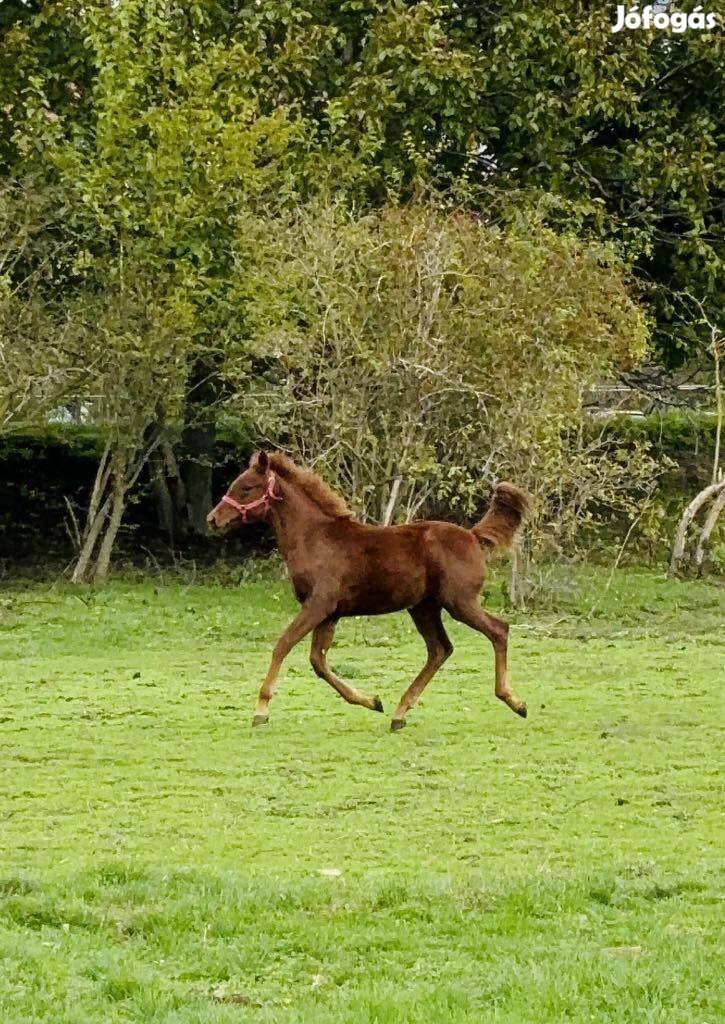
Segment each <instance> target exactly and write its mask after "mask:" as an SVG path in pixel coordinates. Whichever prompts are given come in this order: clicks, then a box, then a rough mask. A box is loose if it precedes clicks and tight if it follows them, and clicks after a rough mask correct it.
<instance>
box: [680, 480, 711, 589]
mask: <svg viewBox="0 0 725 1024" xmlns="http://www.w3.org/2000/svg"><path fill="white" fill-rule="evenodd" d="M724 487H725V480H722V481H721V482H720V483H718V484H710V485H709V487H704V488H703V489H702V490H701V491H700V493H699V494H697V495H695V497H694V498H693V499H692V501H691V502H690V504H689V505H688V506H687V508H686V509H685V511H684V512H683V513H682V518H681V519H680V522H679V525H678V527H677V531H676V533H675V540H674V543H673V545H672V557H671V558H670V568H669V571H668V576H674V575H676V573H677V570H678V568H679V565H680V562H681V561H682V559H683V557H684V555H685V544H686V542H687V531H688V529H689V526H690V523H691V522H692V520H693V519H694V518H695V516H696V515H697V513H698V512H699V511H700V509H701V508H702V506H703V505H704V504H705V502H706V501H708V500H709V499H710V498H712V497H714V496H715V495H716V494H719V493H720V491H721V489H722V488H724Z"/></svg>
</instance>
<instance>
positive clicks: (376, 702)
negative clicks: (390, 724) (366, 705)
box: [373, 697, 385, 711]
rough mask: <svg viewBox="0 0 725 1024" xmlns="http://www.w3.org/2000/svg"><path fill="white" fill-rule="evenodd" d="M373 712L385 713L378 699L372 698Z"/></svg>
mask: <svg viewBox="0 0 725 1024" xmlns="http://www.w3.org/2000/svg"><path fill="white" fill-rule="evenodd" d="M373 711H385V708H384V707H383V702H382V701H381V699H380V697H373Z"/></svg>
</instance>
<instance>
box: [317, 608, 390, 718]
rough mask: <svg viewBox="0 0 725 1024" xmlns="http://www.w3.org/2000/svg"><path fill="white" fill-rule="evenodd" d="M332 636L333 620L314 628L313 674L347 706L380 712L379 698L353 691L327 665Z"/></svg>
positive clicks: (327, 620)
mask: <svg viewBox="0 0 725 1024" xmlns="http://www.w3.org/2000/svg"><path fill="white" fill-rule="evenodd" d="M334 635H335V622H334V620H333V619H326V620H325V621H324V622H321V623H320V625H319V626H315V631H314V633H313V634H312V648H311V650H310V663H311V665H312V668H313V669H314V670H315V674H316V675H318V676H319V677H320V679H324V680H325V682H327V683H329V684H330V686H331V687H332V688H333V689H334V690H337V692H338V693H339V694H340V696H341V697H342V698H343V700H346V701H347V702H348V704H359V705H360V707H363V708H369V709H370V710H371V711H382V710H383V702H382V701H381V700H380V697H368V696H367V695H366V694H364V693H361V692H360V690H357V689H355V687H354V686H349V685H348V684H347V683H344V682H343V681H342V679H338V677H337V676H336V675H335V673H334V672H333V671H332V669H331V668H330V666H329V665H328V664H327V657H326V655H327V652H328V650H329V648H330V645H331V644H332V638H333V637H334Z"/></svg>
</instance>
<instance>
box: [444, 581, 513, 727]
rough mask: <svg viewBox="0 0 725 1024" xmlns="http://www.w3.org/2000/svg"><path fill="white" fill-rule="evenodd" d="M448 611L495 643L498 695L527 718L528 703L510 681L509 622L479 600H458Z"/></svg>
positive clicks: (496, 690)
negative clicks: (510, 684)
mask: <svg viewBox="0 0 725 1024" xmlns="http://www.w3.org/2000/svg"><path fill="white" fill-rule="evenodd" d="M447 611H449V612H450V614H451V615H452V616H453V618H454V619H457V620H458V621H459V622H463V623H465V624H466V625H467V626H470V627H471V629H475V630H477V631H478V632H479V633H483V635H484V636H486V637H488V639H489V640H490V641H491V644H492V645H493V652H494V660H495V666H496V668H495V684H494V689H495V693H496V696H497V697H498V699H499V700H502V701H503V702H504V704H508V706H509V707H510V708H511V710H512V711H515V712H516V714H517V715H520V716H521V717H522V718H526V704H525V703H524V701H522V700H521V699H520V698H519V697H517V696H516V694H515V693H514V692H513V690H512V689H511V687H510V686H509V681H508V666H507V653H508V634H509V627H508V623H507V622H504V620H503V619H498V618H496V616H495V615H490V614H489V613H488V612H485V611H484V610H483V608H481V607H480V605H479V604H478V601H476V600H475V599H474V600H471V601H468V602H456V603H455V604H451V605H450V606H447Z"/></svg>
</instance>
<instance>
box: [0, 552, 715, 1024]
mask: <svg viewBox="0 0 725 1024" xmlns="http://www.w3.org/2000/svg"><path fill="white" fill-rule="evenodd" d="M607 579H608V575H607V574H606V573H603V572H601V573H600V572H591V573H588V574H583V573H581V572H580V573H577V574H576V576H575V577H573V579H572V580H570V581H566V580H562V579H561V578H559V579H557V580H556V589H557V594H558V597H557V602H556V607H554V606H553V603H552V607H551V608H550V609H549V610H546V611H539V612H538V613H532V614H530V615H526V616H519V618H518V621H517V622H516V624H515V625H514V627H513V629H512V634H511V635H512V643H511V668H512V680H513V682H514V685H515V687H516V689H517V690H518V691H519V693H520V695H521V696H522V697H524V699H526V700H527V701H528V704H529V718H528V720H527V721H525V722H523V721H521V720H520V719H519V718H517V717H516V716H515V715H513V714H512V713H511V712H510V711H509V710H508V709H507V708H505V707H503V705H500V704H499V703H498V702H497V701H496V700H495V699H494V697H493V692H492V691H493V685H492V676H493V668H492V656H491V652H490V649H489V648H488V645H487V643H486V641H485V640H484V639H483V638H482V637H479V636H478V635H477V634H474V633H472V632H470V631H468V630H465V629H462V628H460V627H458V626H456V625H455V624H451V628H450V633H451V637H452V639H453V642H454V644H455V647H456V649H455V653H454V655H453V657H452V658H451V660H450V661H449V662H448V663H447V664H446V665H445V666H444V668H443V669H442V670H441V672H440V673H439V675H438V677H437V678H436V679H435V680H434V682H433V683H432V684H431V686H430V687H429V688H428V690H427V691H426V693H425V694H424V697H423V699H422V701H421V702H420V704H419V706H418V707H417V708H416V710H415V711H414V712H412V713H411V716H410V725H409V727H408V729H406V730H404V731H403V732H401V733H398V734H394V735H391V734H390V733H388V732H387V726H388V716H387V715H386V716H385V717H383V716H380V715H375V714H372V713H370V712H368V711H365V710H363V709H359V708H350V707H348V706H346V705H345V704H343V703H342V701H340V700H339V698H338V697H337V696H336V695H335V694H334V693H333V691H332V690H331V689H330V688H329V687H327V686H326V684H325V683H323V682H321V681H320V680H317V679H316V678H315V677H314V675H313V674H312V672H311V670H310V669H309V666H308V663H307V646H306V645H301V646H300V647H299V648H298V649H297V650H296V651H295V652H293V654H292V655H291V656H290V658H289V659H288V662H287V664H286V667H285V669H284V671H283V676H282V680H281V684H280V689H279V693H278V696H277V697H276V698H275V701H274V703H273V706H272V715H271V721H270V725H269V726H267V727H265V728H262V729H256V730H252V729H251V727H250V720H251V715H252V711H253V703H254V695H255V693H256V689H257V687H258V685H259V681H260V679H261V677H262V675H263V672H264V669H265V667H266V662H267V659H268V656H269V653H270V649H271V646H272V643H273V642H274V639H275V638H276V635H277V634H278V633H279V632H280V631H281V629H282V627H283V626H284V624H285V623H286V621H287V620H288V618H289V617H290V615H291V613H292V611H293V604H292V601H291V599H290V597H289V596H288V594H287V590H286V586H285V585H284V584H280V583H276V582H273V583H261V582H256V583H254V582H249V583H245V584H243V585H242V586H241V587H239V588H222V587H218V586H211V585H204V586H202V585H199V586H189V587H184V586H181V585H178V584H176V585H168V586H160V585H159V586H154V584H153V583H149V582H141V583H123V582H117V583H114V584H112V585H110V586H108V587H107V588H106V589H104V590H101V591H98V592H93V591H86V590H74V589H71V588H66V587H63V586H60V587H51V588H48V587H42V586H34V587H32V588H30V589H11V590H9V591H6V592H5V593H4V594H3V595H2V596H0V685H1V686H2V695H3V697H2V706H1V708H0V730H1V732H0V736H1V738H2V751H3V756H2V760H1V761H0V958H1V960H2V967H1V973H0V1021H2V1024H20V1022H22V1024H32V1022H36V1021H37V1022H40V1021H42V1022H52V1024H110V1022H130V1024H139V1022H147V1021H148V1022H151V1021H154V1022H161V1021H163V1022H168V1024H171V1022H174V1024H182V1022H183V1024H192V1022H193V1024H210V1022H232V1021H233V1022H240V1021H241V1022H262V1021H264V1022H274V1024H292V1022H295V1024H297V1022H305V1024H307V1022H314V1024H318V1022H319V1024H333V1022H335V1024H338V1022H341V1024H348V1022H350V1024H359V1022H379V1024H401V1022H406V1024H407V1022H410V1024H419V1022H420V1024H429V1022H430V1024H438V1022H440V1024H443V1022H446V1024H447V1022H456V1024H457V1022H471V1024H473V1022H476V1024H478V1022H488V1021H500V1022H507V1024H508V1022H519V1021H526V1022H532V1024H533V1022H549V1021H551V1022H554V1021H556V1022H560V1021H572V1022H580V1021H592V1020H593V1021H612V1022H614V1021H616V1022H620V1021H624V1022H629V1021H631V1022H654V1021H657V1022H660V1021H661V1022H663V1024H664V1022H666V1024H678V1022H692V1024H715V1022H716V1021H720V1020H722V1019H723V1014H725V1005H724V1004H723V998H722V997H723V992H722V987H721V985H722V982H721V976H722V962H723V954H724V953H725V950H724V949H723V942H722V906H718V897H719V896H721V894H722V885H721V882H722V875H721V871H722V866H723V858H722V849H723V842H724V841H725V835H724V832H723V827H722V818H721V811H722V803H723V801H722V796H723V794H722V791H721V789H719V784H720V782H721V777H719V774H718V773H719V771H720V770H721V768H722V754H723V746H722V726H723V721H724V710H725V709H724V706H723V693H722V691H723V682H725V678H724V676H725V672H724V670H723V665H724V664H725V659H724V658H723V654H724V647H723V633H722V625H723V611H724V610H725V607H724V600H723V596H724V593H725V592H724V591H723V589H722V588H720V587H718V586H716V585H713V584H706V583H680V582H667V581H665V580H662V579H659V578H656V577H655V576H653V575H651V574H646V573H636V572H631V571H629V572H626V573H624V572H623V573H619V574H617V575H615V576H614V578H613V580H612V585H611V587H610V588H609V590H607V591H606V592H605V591H604V585H605V584H606V582H607ZM497 597H498V594H497V592H496V591H494V593H493V594H492V601H491V603H492V604H493V605H494V606H495V605H496V603H497ZM422 660H423V648H422V644H421V641H420V638H419V637H418V635H417V634H416V633H415V632H414V631H413V629H412V628H411V626H410V625H409V623H408V619H407V616H393V617H388V618H382V619H376V620H364V621H360V622H348V623H342V624H341V626H340V628H339V630H338V637H337V640H336V644H335V647H334V648H333V650H332V652H331V655H330V661H331V664H332V665H333V666H335V667H336V669H337V670H338V671H339V672H340V674H341V675H343V676H345V677H347V678H349V679H350V680H351V681H353V682H355V683H356V684H357V685H359V686H360V687H361V688H366V689H368V690H369V691H371V692H378V693H380V694H381V696H382V697H383V699H384V700H385V703H386V709H387V710H388V711H392V709H393V707H394V705H395V702H396V701H397V699H398V697H399V695H400V692H401V691H402V689H403V688H404V686H405V685H407V682H408V681H409V680H410V678H411V677H412V675H413V674H414V673H415V671H417V669H418V667H419V666H420V664H421V662H422Z"/></svg>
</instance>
